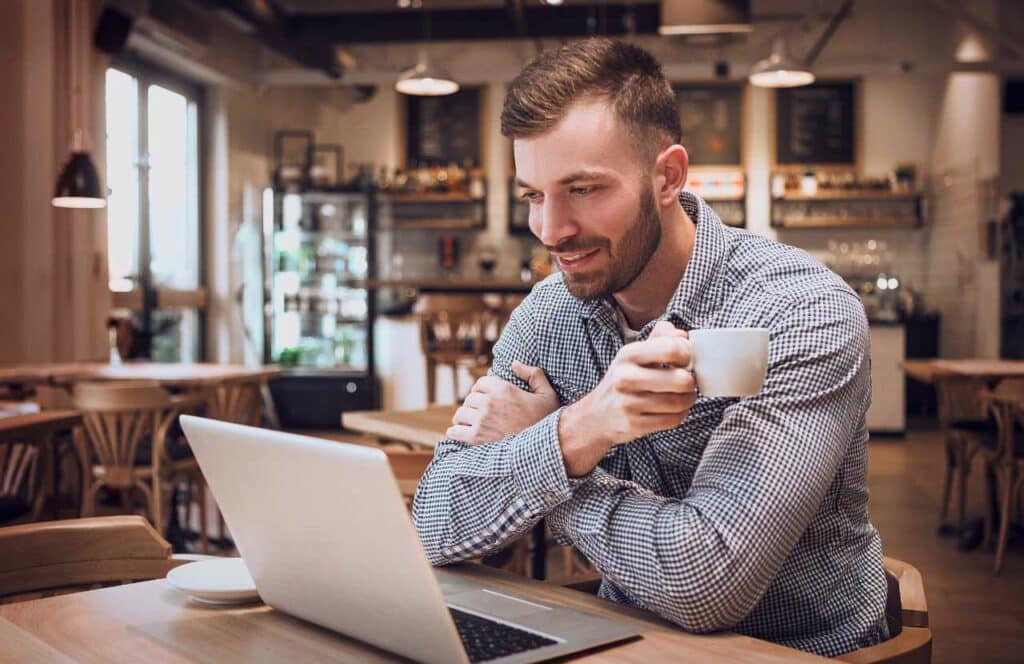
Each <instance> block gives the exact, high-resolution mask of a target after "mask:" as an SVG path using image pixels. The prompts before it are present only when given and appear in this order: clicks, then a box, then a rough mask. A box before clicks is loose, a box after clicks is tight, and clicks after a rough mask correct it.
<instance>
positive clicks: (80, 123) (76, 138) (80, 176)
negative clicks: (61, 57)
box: [50, 0, 107, 208]
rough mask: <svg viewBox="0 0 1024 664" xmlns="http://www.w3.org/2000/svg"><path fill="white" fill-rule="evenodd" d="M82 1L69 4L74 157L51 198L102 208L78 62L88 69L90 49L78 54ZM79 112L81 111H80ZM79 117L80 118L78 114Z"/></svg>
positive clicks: (104, 202) (70, 205)
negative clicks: (79, 8)
mask: <svg viewBox="0 0 1024 664" xmlns="http://www.w3.org/2000/svg"><path fill="white" fill-rule="evenodd" d="M78 4H79V0H71V2H69V3H68V5H69V6H68V42H67V43H68V81H69V86H68V87H69V90H70V93H71V94H70V96H71V104H70V106H71V130H72V142H71V156H70V157H69V158H68V160H67V162H66V163H65V164H64V168H62V169H61V172H60V175H59V176H58V177H57V187H56V189H55V191H54V194H53V199H52V200H51V201H50V202H51V204H52V205H53V206H54V207H63V208H102V207H106V205H107V199H106V196H104V194H103V185H102V184H101V183H100V175H99V171H97V170H96V164H94V163H93V161H92V156H90V154H89V150H88V148H87V145H86V135H85V129H84V126H85V124H86V122H85V117H84V116H85V113H84V110H85V108H84V104H83V103H82V80H81V79H82V74H81V72H80V71H79V69H78V68H76V67H75V63H76V62H78V63H80V64H81V70H82V71H88V70H89V69H88V56H89V53H88V48H86V49H85V53H83V54H82V57H78V55H77V53H76V50H77V47H78V42H79V39H78V29H77V28H78V11H77V9H78ZM76 111H77V113H76ZM76 116H77V117H76Z"/></svg>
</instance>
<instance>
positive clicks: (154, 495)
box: [138, 477, 167, 537]
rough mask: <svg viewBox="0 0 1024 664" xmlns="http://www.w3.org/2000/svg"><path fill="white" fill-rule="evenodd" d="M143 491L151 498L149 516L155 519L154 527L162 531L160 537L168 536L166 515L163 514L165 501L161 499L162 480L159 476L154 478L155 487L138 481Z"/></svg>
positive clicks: (159, 531)
mask: <svg viewBox="0 0 1024 664" xmlns="http://www.w3.org/2000/svg"><path fill="white" fill-rule="evenodd" d="M138 485H139V487H140V488H141V489H142V492H143V493H144V494H146V498H148V499H149V501H148V502H149V518H150V519H152V521H153V527H154V528H156V531H157V532H158V533H160V537H166V536H167V533H166V532H164V518H163V517H164V515H163V501H162V500H161V495H160V494H161V493H163V491H162V489H161V486H160V485H161V482H160V480H159V479H158V478H156V477H154V478H153V487H152V490H150V487H147V486H146V485H145V483H144V482H139V483H138Z"/></svg>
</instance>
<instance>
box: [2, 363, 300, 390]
mask: <svg viewBox="0 0 1024 664" xmlns="http://www.w3.org/2000/svg"><path fill="white" fill-rule="evenodd" d="M279 375H281V369H280V367H278V366H275V365H266V366H259V367H248V366H245V365H241V364H212V363H165V362H125V363H124V364H108V363H105V362H56V363H42V364H13V365H0V383H5V384H8V385H32V384H37V383H57V384H67V383H74V382H77V381H82V380H152V381H156V382H158V383H160V384H161V385H163V386H165V387H176V388H190V387H203V386H209V385H216V384H217V383H221V382H224V381H230V380H245V379H253V380H256V379H261V380H269V379H271V378H274V377H277V376H279Z"/></svg>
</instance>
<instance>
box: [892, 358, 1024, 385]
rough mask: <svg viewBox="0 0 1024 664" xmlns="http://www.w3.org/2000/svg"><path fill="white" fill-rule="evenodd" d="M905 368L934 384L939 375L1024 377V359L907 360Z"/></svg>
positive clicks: (903, 364) (990, 378)
mask: <svg viewBox="0 0 1024 664" xmlns="http://www.w3.org/2000/svg"><path fill="white" fill-rule="evenodd" d="M901 366H902V367H903V370H904V371H906V372H907V375H908V376H910V377H911V378H914V379H917V380H919V381H921V382H923V383H928V384H932V383H934V382H935V378H936V377H937V376H952V377H956V378H979V379H983V380H992V381H996V380H1002V379H1003V378H1024V360H989V359H973V358H972V359H963V360H943V359H934V360H905V361H903V362H902V363H901Z"/></svg>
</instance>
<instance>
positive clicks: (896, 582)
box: [562, 557, 932, 664]
mask: <svg viewBox="0 0 1024 664" xmlns="http://www.w3.org/2000/svg"><path fill="white" fill-rule="evenodd" d="M882 562H883V565H884V566H885V574H886V579H887V581H888V582H889V597H888V601H887V602H886V604H887V606H886V615H887V618H889V619H890V620H889V622H890V626H891V627H890V631H895V632H897V633H896V634H894V635H893V636H891V637H890V638H889V639H888V640H887V641H883V642H882V643H878V644H875V645H873V646H869V647H867V648H859V649H857V650H854V651H852V652H848V653H846V654H843V655H839V656H838V657H836V658H835V659H837V660H839V661H842V662H853V663H855V664H880V663H882V662H887V663H892V664H926V663H927V662H931V661H932V631H931V629H929V628H928V602H927V601H926V600H925V596H924V582H923V581H922V580H921V573H920V572H918V571H917V569H916V568H915V567H914V566H912V565H910V564H908V563H905V562H903V561H902V560H896V559H895V558H888V557H886V558H884V559H883V561H882ZM562 585H563V586H565V587H566V588H572V589H573V590H578V591H580V592H585V593H588V594H591V595H595V594H597V591H598V589H599V588H600V586H601V575H600V574H599V573H590V574H589V575H586V576H585V577H584V578H580V579H573V580H572V581H570V582H568V583H563V584H562ZM890 613H892V615H891V616H890ZM892 626H895V629H892Z"/></svg>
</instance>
